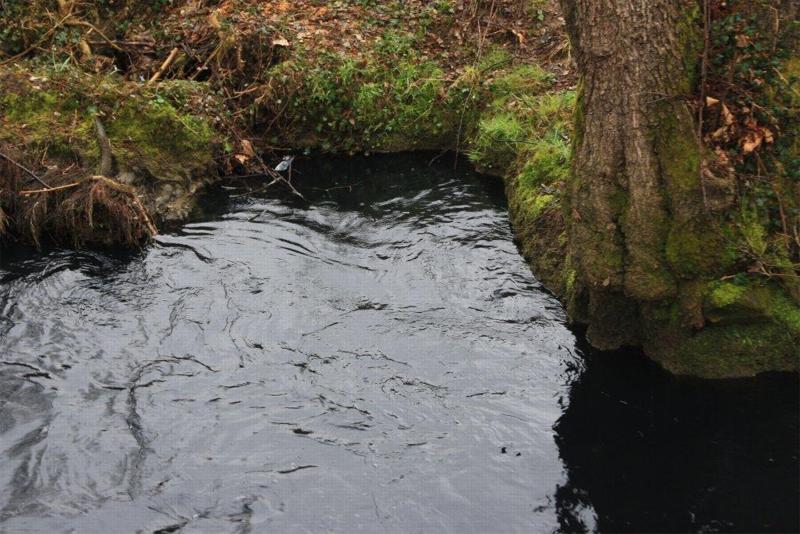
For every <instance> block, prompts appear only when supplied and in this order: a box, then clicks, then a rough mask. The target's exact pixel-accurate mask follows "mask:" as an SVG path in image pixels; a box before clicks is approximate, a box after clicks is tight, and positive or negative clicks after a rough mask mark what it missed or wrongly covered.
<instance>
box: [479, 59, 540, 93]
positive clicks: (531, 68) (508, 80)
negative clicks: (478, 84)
mask: <svg viewBox="0 0 800 534" xmlns="http://www.w3.org/2000/svg"><path fill="white" fill-rule="evenodd" d="M554 79H555V77H554V76H553V75H552V74H551V73H549V72H547V71H546V70H544V69H543V68H541V67H540V66H539V65H536V64H525V65H518V66H516V67H514V68H512V69H509V70H507V71H506V72H504V73H502V74H500V75H498V76H497V77H496V78H495V79H494V80H493V81H492V83H491V84H490V87H491V91H492V94H493V95H495V97H500V98H508V97H513V96H522V95H531V94H537V93H541V92H542V91H544V90H546V89H548V88H550V87H551V86H552V84H553V81H554Z"/></svg>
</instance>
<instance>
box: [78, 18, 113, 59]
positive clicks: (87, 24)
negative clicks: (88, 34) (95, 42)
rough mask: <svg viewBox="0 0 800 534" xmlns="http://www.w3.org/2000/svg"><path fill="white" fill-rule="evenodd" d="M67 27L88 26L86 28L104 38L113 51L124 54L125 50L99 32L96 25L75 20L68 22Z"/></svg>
mask: <svg viewBox="0 0 800 534" xmlns="http://www.w3.org/2000/svg"><path fill="white" fill-rule="evenodd" d="M67 26H86V27H87V28H89V29H90V30H91V31H93V32H95V33H96V34H97V35H99V36H100V37H102V38H103V40H105V42H106V43H108V44H109V45H110V46H111V48H113V49H114V50H116V51H117V52H124V50H123V49H122V48H120V47H119V46H117V45H116V44H114V41H112V40H111V39H109V38H108V37H107V36H106V34H104V33H103V32H101V31H100V30H98V29H97V27H96V26H95V25H94V24H92V23H90V22H86V21H85V20H78V19H75V20H68V21H67Z"/></svg>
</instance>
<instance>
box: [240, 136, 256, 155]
mask: <svg viewBox="0 0 800 534" xmlns="http://www.w3.org/2000/svg"><path fill="white" fill-rule="evenodd" d="M242 154H243V155H245V156H247V157H249V158H254V157H255V156H256V151H255V149H254V148H253V143H251V142H250V140H249V139H242Z"/></svg>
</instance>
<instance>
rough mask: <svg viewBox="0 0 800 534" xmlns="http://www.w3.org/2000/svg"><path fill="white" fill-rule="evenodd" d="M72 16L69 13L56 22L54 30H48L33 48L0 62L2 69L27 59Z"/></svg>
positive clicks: (30, 47)
mask: <svg viewBox="0 0 800 534" xmlns="http://www.w3.org/2000/svg"><path fill="white" fill-rule="evenodd" d="M71 16H72V13H67V15H66V16H65V17H64V18H62V19H61V20H59V21H58V22H56V25H55V26H53V27H52V28H50V29H49V30H47V31H46V32H45V33H44V35H42V37H41V39H39V40H38V41H36V43H34V44H32V45H31V46H29V47H28V48H26V49H25V50H23V51H22V52H20V53H19V54H17V55H14V56H11V57H10V58H8V59H5V60H3V61H0V67H5V66H6V65H8V64H10V63H14V62H15V61H16V60H18V59H20V58H22V57H25V56H27V55H28V54H30V53H31V52H32V51H34V50H36V49H37V48H38V47H39V46H40V45H41V44H42V43H44V42H45V41H46V40H47V39H48V38H49V37H50V36H51V35H52V34H53V33H54V32H55V31H56V30H57V29H58V28H60V27H61V25H62V24H64V22H65V21H66V20H67V19H68V18H70V17H71Z"/></svg>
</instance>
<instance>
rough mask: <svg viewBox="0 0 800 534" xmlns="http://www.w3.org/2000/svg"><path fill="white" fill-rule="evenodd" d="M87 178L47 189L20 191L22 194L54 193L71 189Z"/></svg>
mask: <svg viewBox="0 0 800 534" xmlns="http://www.w3.org/2000/svg"><path fill="white" fill-rule="evenodd" d="M84 181H85V180H81V181H80V182H73V183H71V184H66V185H59V186H58V187H50V188H47V189H28V190H25V191H20V192H19V194H20V195H36V194H38V193H52V192H53V191H63V190H64V189H71V188H73V187H77V186H79V185H81V184H82V183H83V182H84Z"/></svg>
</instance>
